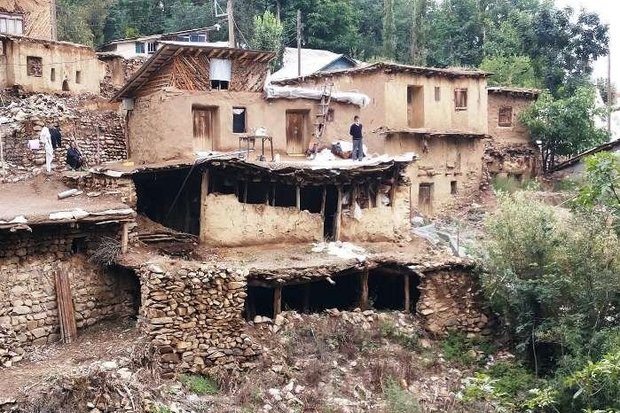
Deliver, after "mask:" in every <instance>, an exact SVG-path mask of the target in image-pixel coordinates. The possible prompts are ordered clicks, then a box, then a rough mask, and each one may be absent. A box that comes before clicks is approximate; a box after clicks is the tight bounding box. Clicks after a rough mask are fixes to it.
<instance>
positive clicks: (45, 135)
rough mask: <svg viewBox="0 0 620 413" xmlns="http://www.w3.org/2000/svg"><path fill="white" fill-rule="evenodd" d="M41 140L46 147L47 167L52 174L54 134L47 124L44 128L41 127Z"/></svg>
mask: <svg viewBox="0 0 620 413" xmlns="http://www.w3.org/2000/svg"><path fill="white" fill-rule="evenodd" d="M39 140H40V141H41V143H42V144H43V147H44V149H45V169H46V170H47V173H48V174H50V173H51V172H52V159H54V148H53V146H52V136H51V135H50V130H49V128H48V127H47V126H43V128H42V129H41V134H40V135H39Z"/></svg>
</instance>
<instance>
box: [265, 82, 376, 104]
mask: <svg viewBox="0 0 620 413" xmlns="http://www.w3.org/2000/svg"><path fill="white" fill-rule="evenodd" d="M322 96H323V91H322V90H320V89H310V88H305V87H293V86H276V85H273V84H270V83H269V84H266V85H265V98H266V99H313V100H321V97H322ZM331 98H332V100H334V101H336V102H342V103H350V104H352V105H356V106H359V107H360V108H363V107H365V106H368V105H369V104H370V97H369V96H367V95H365V94H363V93H357V92H337V91H333V92H332V93H331Z"/></svg>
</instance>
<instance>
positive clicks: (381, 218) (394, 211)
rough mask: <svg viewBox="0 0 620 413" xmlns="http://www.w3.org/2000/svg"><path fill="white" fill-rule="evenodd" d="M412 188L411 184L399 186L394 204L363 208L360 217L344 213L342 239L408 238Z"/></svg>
mask: <svg viewBox="0 0 620 413" xmlns="http://www.w3.org/2000/svg"><path fill="white" fill-rule="evenodd" d="M410 190H411V187H410V186H399V187H397V190H396V192H395V194H394V200H393V203H394V205H393V206H384V205H379V206H377V207H373V208H363V209H362V210H361V211H362V216H361V217H360V218H359V219H355V218H354V217H353V216H351V214H350V213H349V214H345V213H343V215H342V222H341V227H340V228H341V229H340V240H342V241H357V242H381V241H394V240H397V239H402V238H407V237H408V236H409V235H408V234H409V229H410V224H409V222H410V220H409V213H410V209H409V208H410V204H409V193H410Z"/></svg>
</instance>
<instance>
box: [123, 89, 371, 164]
mask: <svg viewBox="0 0 620 413" xmlns="http://www.w3.org/2000/svg"><path fill="white" fill-rule="evenodd" d="M194 105H195V106H197V107H207V108H214V109H216V112H215V113H216V115H215V126H214V139H213V142H212V147H211V148H201V147H200V146H197V145H195V143H194V138H193V114H192V107H193V106H194ZM233 107H243V108H246V133H233V132H232V130H233V128H232V121H233V119H232V109H233ZM331 107H332V108H333V109H334V111H335V112H334V118H335V121H334V122H330V123H328V126H327V129H326V132H325V134H324V138H323V141H324V142H331V141H333V140H336V139H349V133H348V132H349V126H350V124H351V120H352V119H353V116H354V115H355V114H357V113H358V111H359V108H358V107H357V106H353V105H346V104H341V103H333V104H332V105H331ZM316 110H317V101H314V100H305V99H296V100H285V99H277V100H269V101H266V100H265V99H263V95H262V93H253V92H229V91H211V92H188V91H180V90H171V89H168V90H166V91H160V92H156V93H155V94H152V95H149V96H145V97H139V98H137V99H136V101H135V106H134V110H133V111H132V112H131V114H130V115H129V121H128V133H129V141H130V142H129V146H130V156H131V158H132V159H134V160H136V161H141V160H145V161H155V160H166V159H174V158H183V157H191V156H193V153H194V151H195V150H198V151H201V150H202V151H204V150H207V151H209V150H217V151H233V150H238V148H239V136H244V135H247V134H251V133H252V132H253V131H254V130H255V129H257V128H259V127H265V128H266V129H267V132H268V134H269V135H270V136H272V137H273V145H274V151H275V152H277V153H280V154H286V152H287V145H286V112H287V111H306V112H307V118H306V119H307V122H306V130H305V143H304V146H303V147H304V148H307V147H308V144H309V143H310V140H311V138H312V134H313V131H314V129H313V125H312V123H313V121H314V119H315V114H316V113H317V112H316ZM257 145H260V142H257Z"/></svg>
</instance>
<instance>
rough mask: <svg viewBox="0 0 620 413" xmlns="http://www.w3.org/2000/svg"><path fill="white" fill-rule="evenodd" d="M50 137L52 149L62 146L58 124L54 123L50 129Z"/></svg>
mask: <svg viewBox="0 0 620 413" xmlns="http://www.w3.org/2000/svg"><path fill="white" fill-rule="evenodd" d="M50 135H51V136H52V147H53V148H54V149H58V148H60V147H61V146H62V135H61V133H60V126H59V125H58V123H55V124H54V126H53V127H51V128H50Z"/></svg>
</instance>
